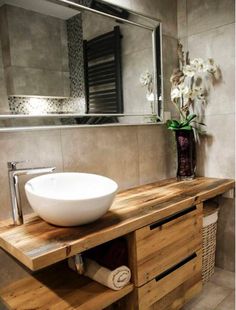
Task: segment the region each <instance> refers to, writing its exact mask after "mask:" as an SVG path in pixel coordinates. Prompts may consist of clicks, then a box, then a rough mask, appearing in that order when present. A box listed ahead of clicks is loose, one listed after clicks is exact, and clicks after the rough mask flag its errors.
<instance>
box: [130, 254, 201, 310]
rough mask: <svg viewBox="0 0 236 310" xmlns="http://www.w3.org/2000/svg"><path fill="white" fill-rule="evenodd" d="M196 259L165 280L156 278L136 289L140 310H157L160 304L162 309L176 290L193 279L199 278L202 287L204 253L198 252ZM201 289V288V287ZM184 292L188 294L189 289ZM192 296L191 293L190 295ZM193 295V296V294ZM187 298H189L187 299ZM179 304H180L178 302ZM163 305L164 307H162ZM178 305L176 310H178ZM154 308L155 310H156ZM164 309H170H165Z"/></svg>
mask: <svg viewBox="0 0 236 310" xmlns="http://www.w3.org/2000/svg"><path fill="white" fill-rule="evenodd" d="M196 255H197V256H196V257H195V258H193V259H191V260H190V261H188V262H187V263H185V264H184V265H182V266H180V267H179V268H177V269H176V270H174V271H172V272H171V273H169V274H167V275H165V276H164V277H163V278H161V279H158V278H155V279H153V280H152V281H150V282H148V283H147V284H145V285H143V286H142V287H140V288H135V290H136V291H137V294H138V305H139V309H140V310H146V309H150V307H153V305H155V304H156V305H155V308H156V309H159V308H158V307H157V305H158V303H157V302H159V305H160V309H161V307H162V308H163V306H164V305H165V303H167V302H168V301H165V299H164V298H166V297H167V296H168V294H171V293H172V294H174V293H173V292H174V290H176V289H177V288H178V287H181V286H182V285H183V283H185V282H187V281H190V280H191V279H193V278H195V277H197V278H198V281H197V282H198V283H199V285H198V286H201V284H200V283H201V280H200V279H201V268H202V252H201V250H199V251H198V252H196ZM200 289H201V287H200ZM184 292H185V293H186V294H188V293H187V289H186V288H185V289H184ZM189 294H190V293H189ZM192 295H193V294H192ZM169 296H170V295H169ZM186 298H187V297H186ZM186 298H185V299H186ZM176 303H178V302H176ZM161 305H162V306H161ZM177 306H178V305H176V309H178V307H177ZM155 308H154V309H155ZM164 309H169V308H165V307H164ZM174 309H175V308H174Z"/></svg>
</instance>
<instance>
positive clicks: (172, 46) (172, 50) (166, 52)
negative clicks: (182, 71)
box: [162, 35, 178, 80]
mask: <svg viewBox="0 0 236 310" xmlns="http://www.w3.org/2000/svg"><path fill="white" fill-rule="evenodd" d="M162 44H163V45H162V49H163V50H162V53H163V78H164V79H168V80H170V77H171V75H172V73H173V70H174V69H176V68H178V55H177V46H178V41H177V39H175V38H172V37H169V36H166V35H163V38H162Z"/></svg>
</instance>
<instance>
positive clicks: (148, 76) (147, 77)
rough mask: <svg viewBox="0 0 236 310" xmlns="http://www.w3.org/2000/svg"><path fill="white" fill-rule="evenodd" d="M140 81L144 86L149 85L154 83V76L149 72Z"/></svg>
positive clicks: (143, 74)
mask: <svg viewBox="0 0 236 310" xmlns="http://www.w3.org/2000/svg"><path fill="white" fill-rule="evenodd" d="M139 81H140V83H141V85H142V86H146V85H149V84H150V83H152V74H151V73H150V72H149V71H145V72H144V73H142V74H141V75H140V78H139Z"/></svg>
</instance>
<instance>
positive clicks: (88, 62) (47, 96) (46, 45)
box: [0, 0, 163, 129]
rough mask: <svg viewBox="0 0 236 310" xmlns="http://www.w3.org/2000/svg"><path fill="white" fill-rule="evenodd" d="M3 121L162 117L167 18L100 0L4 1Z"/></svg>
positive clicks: (0, 31) (0, 6) (0, 4)
mask: <svg viewBox="0 0 236 310" xmlns="http://www.w3.org/2000/svg"><path fill="white" fill-rule="evenodd" d="M0 44H1V48H0V51H1V53H0V80H1V82H0V83H1V85H0V114H1V115H0V128H1V129H3V128H5V127H9V126H10V127H11V126H13V127H14V126H15V127H24V126H53V125H54V126H61V125H99V124H140V123H156V122H160V121H161V119H162V111H163V86H162V59H161V23H160V21H158V20H154V19H152V18H149V17H147V16H144V15H141V14H138V13H135V12H131V11H129V10H127V9H124V8H121V7H118V6H114V5H111V4H108V3H106V2H103V1H100V0H76V1H67V0H38V1H30V0H2V1H0Z"/></svg>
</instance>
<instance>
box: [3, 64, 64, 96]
mask: <svg viewBox="0 0 236 310" xmlns="http://www.w3.org/2000/svg"><path fill="white" fill-rule="evenodd" d="M5 75H6V82H7V93H8V95H21V96H27V95H29V96H54V97H59V96H62V97H64V96H67V95H68V94H69V89H68V85H69V76H68V74H67V73H63V72H62V71H51V70H45V69H38V68H28V67H17V66H11V67H8V68H5Z"/></svg>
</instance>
